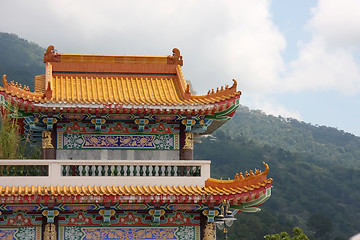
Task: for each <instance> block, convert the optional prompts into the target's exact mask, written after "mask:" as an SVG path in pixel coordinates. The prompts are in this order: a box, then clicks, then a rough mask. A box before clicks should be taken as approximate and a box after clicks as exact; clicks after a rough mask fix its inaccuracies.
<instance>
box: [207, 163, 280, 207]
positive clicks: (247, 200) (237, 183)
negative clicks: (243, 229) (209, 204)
mask: <svg viewBox="0 0 360 240" xmlns="http://www.w3.org/2000/svg"><path fill="white" fill-rule="evenodd" d="M264 165H265V171H263V172H261V171H260V170H259V169H255V171H252V170H250V172H247V171H246V172H245V174H243V173H242V172H240V173H239V174H238V173H237V174H236V175H235V177H234V179H232V180H219V179H213V178H209V179H207V180H206V182H205V187H211V188H216V189H223V190H227V189H236V190H240V191H241V192H243V193H246V194H243V196H241V197H238V198H235V199H230V200H231V201H230V202H231V204H230V205H231V208H233V209H237V210H238V211H241V212H258V211H260V210H261V209H260V208H258V206H260V205H261V204H263V203H264V202H265V201H267V200H268V199H269V198H270V196H271V187H272V183H273V179H272V178H267V174H268V173H269V165H268V164H266V163H264Z"/></svg>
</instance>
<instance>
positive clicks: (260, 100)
mask: <svg viewBox="0 0 360 240" xmlns="http://www.w3.org/2000/svg"><path fill="white" fill-rule="evenodd" d="M242 103H243V104H244V105H245V106H248V107H249V108H251V109H261V110H262V111H263V112H265V113H266V114H271V115H274V116H282V117H284V118H295V119H298V120H301V114H300V113H299V112H298V111H296V110H289V109H288V108H286V107H285V106H284V105H282V104H279V103H277V101H276V100H275V99H273V98H271V97H268V96H260V95H259V94H250V95H248V96H247V97H246V99H244V101H242Z"/></svg>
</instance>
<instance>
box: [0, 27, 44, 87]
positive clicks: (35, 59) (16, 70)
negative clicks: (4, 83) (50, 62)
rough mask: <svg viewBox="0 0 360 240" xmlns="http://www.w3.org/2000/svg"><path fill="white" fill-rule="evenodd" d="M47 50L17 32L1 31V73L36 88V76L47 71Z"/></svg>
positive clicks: (11, 79)
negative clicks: (44, 61)
mask: <svg viewBox="0 0 360 240" xmlns="http://www.w3.org/2000/svg"><path fill="white" fill-rule="evenodd" d="M45 51H46V50H45V49H44V48H41V47H39V46H38V45H37V44H35V43H31V42H28V41H26V40H24V39H21V38H19V37H18V36H16V35H15V34H9V33H0V75H1V76H2V75H4V74H6V75H7V80H8V81H13V80H14V81H15V82H19V83H21V84H22V85H26V86H29V87H30V89H31V90H32V91H33V90H34V76H35V75H40V74H44V73H45V65H44V63H43V56H44V52H45Z"/></svg>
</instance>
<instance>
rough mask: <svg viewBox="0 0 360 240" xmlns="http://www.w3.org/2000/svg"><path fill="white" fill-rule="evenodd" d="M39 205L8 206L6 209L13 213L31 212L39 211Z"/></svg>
mask: <svg viewBox="0 0 360 240" xmlns="http://www.w3.org/2000/svg"><path fill="white" fill-rule="evenodd" d="M39 208H40V207H39V205H6V206H4V209H6V210H8V211H9V210H10V211H12V212H31V211H35V210H38V209H39Z"/></svg>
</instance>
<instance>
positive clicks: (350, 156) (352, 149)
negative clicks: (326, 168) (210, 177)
mask: <svg viewBox="0 0 360 240" xmlns="http://www.w3.org/2000/svg"><path fill="white" fill-rule="evenodd" d="M216 134H217V135H220V136H222V135H226V136H227V137H229V138H231V139H237V141H241V139H242V138H245V139H250V140H253V141H255V142H256V143H258V144H260V145H264V144H266V145H269V146H274V147H279V148H282V149H285V150H287V151H290V152H297V153H303V154H305V155H306V156H307V160H308V161H311V162H318V163H323V164H326V165H331V166H338V165H341V166H347V167H354V168H360V137H356V136H355V135H353V134H351V133H346V132H344V131H342V130H338V129H336V128H332V127H326V126H317V125H315V126H314V125H311V124H308V123H305V122H301V121H298V120H296V119H293V118H283V117H280V116H279V117H275V116H272V115H266V114H265V113H263V112H262V111H260V110H249V109H248V108H247V107H244V106H240V107H239V109H238V110H237V112H236V114H235V115H234V117H233V119H232V120H230V121H229V122H228V123H227V124H224V126H223V127H222V128H221V129H220V130H218V132H216Z"/></svg>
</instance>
